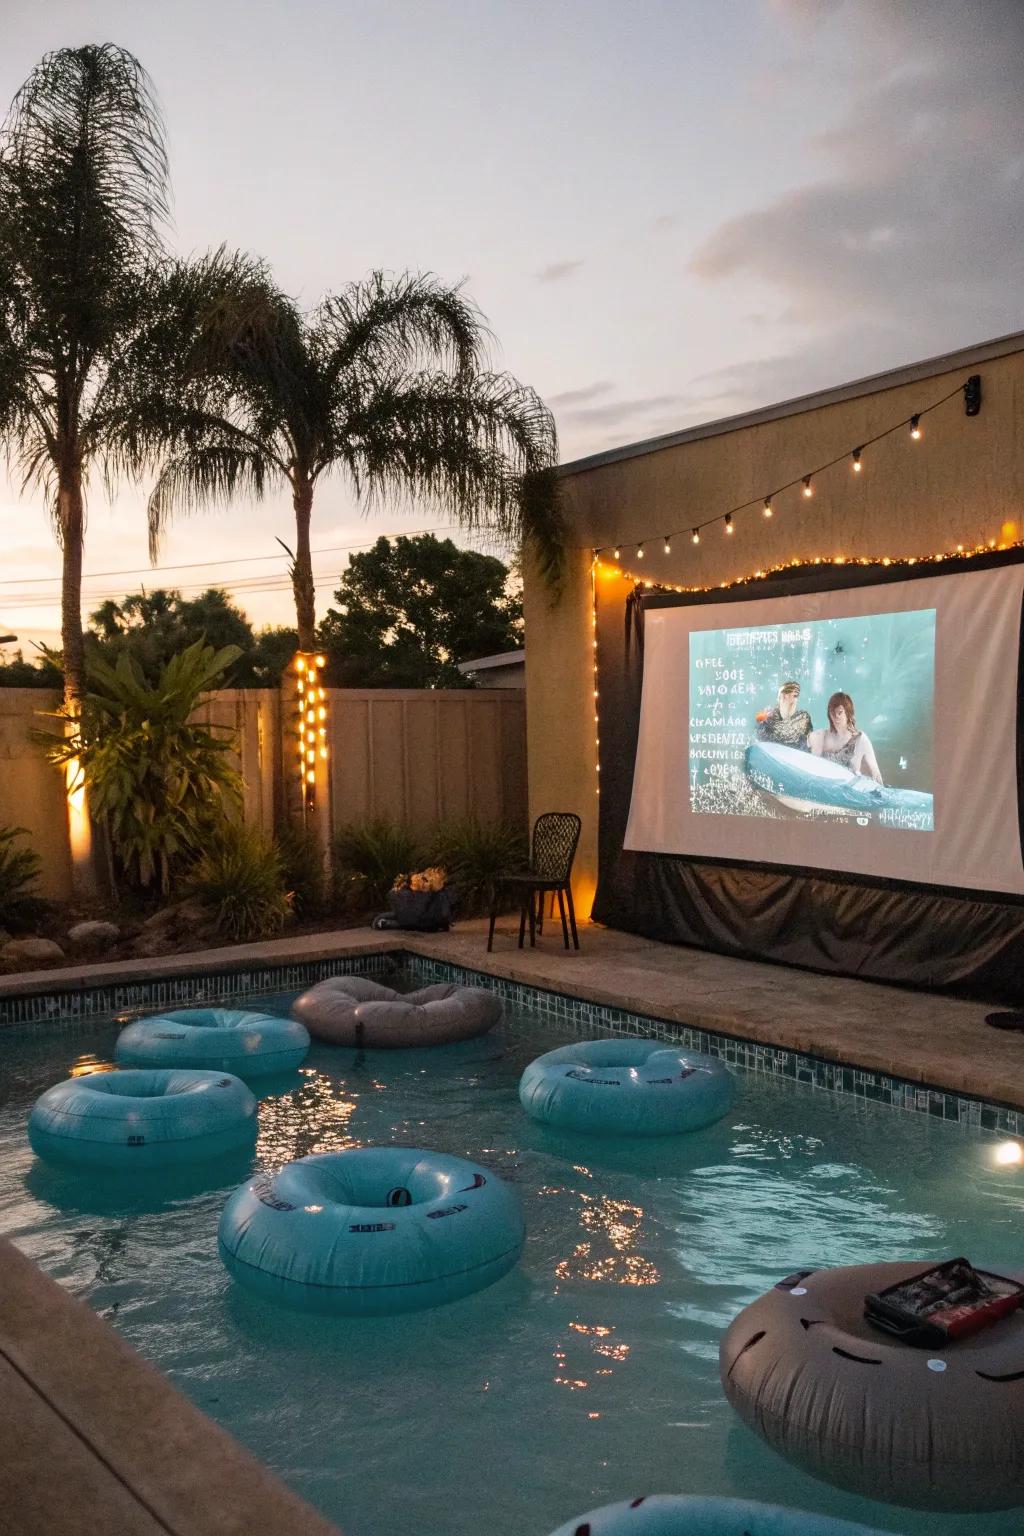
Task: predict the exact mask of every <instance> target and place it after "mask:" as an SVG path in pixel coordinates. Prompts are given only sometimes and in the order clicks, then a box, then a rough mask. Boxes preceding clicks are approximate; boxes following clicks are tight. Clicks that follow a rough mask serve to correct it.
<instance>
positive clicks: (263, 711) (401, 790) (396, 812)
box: [0, 688, 527, 899]
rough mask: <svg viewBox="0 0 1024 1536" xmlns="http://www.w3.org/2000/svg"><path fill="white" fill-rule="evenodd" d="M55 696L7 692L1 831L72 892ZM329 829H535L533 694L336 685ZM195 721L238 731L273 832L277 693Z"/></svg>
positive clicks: (50, 880) (283, 765)
mask: <svg viewBox="0 0 1024 1536" xmlns="http://www.w3.org/2000/svg"><path fill="white" fill-rule="evenodd" d="M56 702H57V701H56V698H55V696H53V695H51V694H48V693H46V692H44V691H42V690H38V689H29V688H0V827H2V826H20V827H25V828H26V829H27V830H28V832H29V841H30V843H31V845H32V847H33V848H34V849H35V851H36V852H37V853H38V854H39V855H40V857H41V858H42V861H43V869H42V877H41V889H42V891H43V894H44V895H47V896H51V897H54V898H58V899H59V898H61V897H64V896H67V895H68V894H69V892H70V870H71V859H70V850H69V846H68V823H67V816H66V814H65V807H64V798H63V787H62V780H61V776H60V774H59V773H58V772H57V770H56V769H54V768H53V767H51V766H50V765H49V764H48V763H47V762H46V760H45V758H44V756H43V753H42V751H41V749H40V748H39V747H38V746H36V745H35V744H33V743H32V742H31V741H30V740H29V732H30V731H31V730H32V728H33V727H36V728H38V727H40V726H42V727H44V728H52V729H54V730H56V729H57V725H56V722H48V721H47V720H46V719H45V712H46V711H47V710H51V709H53V708H54V707H55V706H56ZM326 702H327V706H328V724H329V735H328V746H329V753H330V755H329V783H330V793H329V807H330V824H331V827H332V828H337V827H339V826H341V825H342V824H344V823H346V822H358V821H362V820H366V819H367V818H369V817H371V816H390V817H393V818H394V819H395V820H398V821H406V822H408V823H409V824H410V825H411V826H413V827H415V828H417V829H418V830H428V829H429V828H431V827H433V826H435V825H436V824H437V823H438V822H441V821H448V820H451V819H453V818H457V817H463V816H476V817H478V818H479V819H480V820H481V821H484V822H499V821H512V822H516V823H518V824H519V825H520V826H523V827H525V826H526V817H527V793H526V712H525V695H524V694H522V693H519V692H517V691H514V690H511V689H499V688H488V689H483V688H480V689H465V690H460V689H452V690H446V689H436V690H435V689H424V690H413V689H348V688H345V689H328V690H327V701H326ZM197 717H198V718H199V719H202V720H204V721H207V722H210V723H216V724H219V725H222V726H226V727H227V728H228V729H229V730H230V731H231V732H232V734H233V737H234V742H235V760H236V764H237V766H238V768H239V770H240V772H241V776H242V782H243V795H244V801H243V803H244V813H245V819H246V821H247V823H249V824H250V825H254V826H259V827H262V828H263V830H264V831H267V832H270V831H272V830H273V829H274V827H275V826H279V825H280V824H281V822H282V820H283V819H284V816H285V814H286V813H285V806H286V803H287V802H288V800H289V796H288V794H287V789H288V781H287V779H286V775H287V774H289V773H294V772H295V769H294V766H293V764H294V755H295V743H294V740H293V739H292V737H291V736H290V732H289V729H288V727H287V725H286V724H285V723H284V722H283V711H282V703H281V695H280V694H279V693H278V691H277V690H276V689H270V688H229V689H224V690H222V691H221V692H219V693H216V694H211V695H210V696H209V697H208V698H207V699H206V700H204V702H203V703H202V704H201V705H200V707H199V710H198V711H197Z"/></svg>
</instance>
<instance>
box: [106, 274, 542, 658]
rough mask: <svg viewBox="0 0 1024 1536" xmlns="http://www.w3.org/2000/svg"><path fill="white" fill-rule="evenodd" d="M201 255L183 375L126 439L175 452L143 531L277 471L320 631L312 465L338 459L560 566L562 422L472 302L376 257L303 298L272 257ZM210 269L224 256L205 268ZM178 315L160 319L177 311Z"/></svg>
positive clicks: (381, 494) (385, 498) (186, 320)
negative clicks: (352, 278)
mask: <svg viewBox="0 0 1024 1536" xmlns="http://www.w3.org/2000/svg"><path fill="white" fill-rule="evenodd" d="M225 264H227V265H228V266H230V263H229V259H228V258H226V257H225V256H224V254H223V253H222V252H220V253H218V254H217V256H215V257H212V258H209V260H208V266H207V268H206V269H205V270H204V272H203V273H201V274H200V276H199V279H198V281H199V286H200V288H202V287H203V284H204V283H209V282H212V283H213V284H214V285H215V286H216V284H217V283H220V289H219V292H220V297H219V299H218V300H217V302H215V303H212V304H203V303H196V302H195V301H194V298H193V297H192V296H191V292H192V291H191V289H190V288H189V284H188V283H185V284H184V285H183V297H182V302H181V305H180V307H179V310H178V313H177V318H176V319H175V320H174V321H173V325H172V328H173V330H174V333H175V334H176V335H177V336H178V337H179V338H180V345H178V346H177V347H175V348H173V349H165V352H166V356H167V357H168V358H170V359H171V366H177V368H178V372H177V376H176V377H175V379H174V380H173V381H171V380H166V381H165V382H164V384H163V385H162V387H161V388H160V389H158V390H157V391H155V392H154V394H153V395H152V397H151V399H150V400H149V403H148V406H146V407H145V408H140V410H139V411H138V413H137V416H136V420H135V436H134V439H133V442H134V444H135V448H136V451H137V452H139V453H141V452H143V451H144V450H146V451H149V450H153V449H155V448H156V447H157V446H158V445H160V444H163V445H165V447H166V449H167V456H166V459H165V461H164V464H163V468H162V471H161V473H160V476H159V479H158V482H157V485H156V487H155V489H154V492H153V495H152V497H151V499H150V504H149V515H150V538H151V546H152V547H153V548H154V549H155V548H156V546H157V544H158V542H159V538H160V535H161V532H162V530H163V528H164V525H165V523H166V521H167V519H168V518H169V517H170V516H171V515H172V514H173V513H175V512H176V511H179V510H186V509H189V508H193V507H197V506H201V505H204V504H208V503H211V502H228V501H231V500H233V499H234V498H235V497H237V496H239V495H245V496H249V497H253V496H255V497H260V496H262V495H263V494H264V491H265V490H266V488H267V487H268V486H269V485H272V484H274V483H284V484H285V485H286V486H288V488H289V489H290V491H291V496H292V506H293V508H294V512H295V553H294V559H293V566H292V586H293V590H294V594H295V610H296V618H297V624H298V636H299V645H300V647H301V648H302V649H303V650H312V649H313V648H314V646H315V643H316V613H315V593H314V586H313V574H312V564H311V558H310V525H311V520H312V514H313V501H314V496H315V492H316V488H317V485H318V484H319V482H320V481H321V480H322V479H323V478H325V477H326V476H328V475H331V474H341V475H343V476H344V477H345V478H346V479H347V481H348V483H349V485H350V486H351V487H352V489H353V490H354V491H355V493H356V495H357V496H359V497H360V498H362V499H363V500H364V502H365V504H366V505H368V506H370V505H374V504H379V503H381V502H399V501H402V500H405V499H407V498H416V499H419V500H423V501H426V502H427V503H429V504H432V505H433V506H434V507H435V508H437V509H438V510H439V512H441V513H442V514H443V515H445V516H446V517H450V518H455V519H457V520H458V521H459V522H460V523H462V524H463V525H465V526H467V527H475V526H479V525H487V526H491V527H494V528H496V529H498V530H499V531H500V532H501V533H502V534H503V535H505V536H506V538H507V539H508V540H509V541H511V542H515V543H519V542H521V541H522V540H523V539H524V538H525V539H526V540H527V541H528V542H529V543H530V544H531V545H532V546H533V548H534V550H535V552H536V554H537V556H538V558H539V559H540V562H541V565H542V567H544V568H545V569H547V571H548V572H549V574H551V575H552V576H554V575H555V574H556V573H557V571H558V569H559V564H560V556H561V546H562V524H561V517H560V513H559V506H558V500H557V482H556V479H555V475H554V469H553V466H554V463H555V458H556V438H555V427H554V421H553V418H552V416H551V413H550V412H549V411H548V409H547V408H546V406H545V405H544V403H543V402H542V401H541V399H540V398H539V396H538V395H537V394H536V393H535V392H534V391H533V390H532V389H530V388H528V387H527V386H526V385H524V384H520V383H519V382H518V381H517V380H516V379H514V378H512V377H511V375H509V374H505V373H494V372H491V371H489V369H488V367H487V363H486V357H485V343H486V340H487V333H486V330H485V326H484V322H483V319H482V316H481V315H480V313H479V311H478V310H477V309H476V308H475V307H474V306H473V305H472V304H471V303H470V302H469V301H468V300H467V299H466V298H465V297H464V296H463V294H462V293H461V292H460V290H459V289H458V288H449V287H445V286H444V285H443V284H441V283H440V282H438V281H437V279H436V278H434V277H432V276H429V275H410V274H405V275H403V276H399V277H393V276H388V275H386V274H384V273H381V272H374V273H372V274H371V276H370V277H369V278H368V279H367V280H366V281H365V282H361V283H358V282H357V283H350V284H348V285H347V286H346V287H344V288H342V289H341V290H340V292H338V293H335V294H329V295H328V296H327V297H326V298H325V299H323V301H322V302H321V303H320V305H319V306H318V307H317V308H316V309H315V310H314V311H313V312H312V313H311V314H308V315H307V314H304V313H303V312H302V311H301V310H300V309H299V308H298V306H297V305H296V304H295V303H294V302H293V300H292V299H290V298H288V297H287V296H286V295H285V294H283V293H282V292H281V291H280V290H279V289H278V288H277V287H276V285H275V284H274V283H273V281H272V279H271V278H270V276H269V274H268V272H267V269H266V268H265V267H263V266H262V265H259V264H256V263H250V264H249V265H248V267H246V266H245V264H244V263H243V262H238V263H237V264H236V265H235V266H234V267H231V268H230V272H229V273H228V277H229V280H228V281H226V282H225V281H222V278H223V275H224V273H223V271H222V269H223V268H224V267H225ZM214 269H216V270H214ZM169 323H170V322H169Z"/></svg>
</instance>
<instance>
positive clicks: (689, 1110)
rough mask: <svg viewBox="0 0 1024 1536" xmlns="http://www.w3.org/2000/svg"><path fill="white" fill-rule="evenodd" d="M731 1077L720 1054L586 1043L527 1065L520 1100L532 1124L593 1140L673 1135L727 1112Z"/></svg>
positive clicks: (638, 1043) (655, 1043)
mask: <svg viewBox="0 0 1024 1536" xmlns="http://www.w3.org/2000/svg"><path fill="white" fill-rule="evenodd" d="M734 1096H735V1079H734V1078H733V1075H732V1073H731V1072H730V1071H729V1069H728V1068H727V1067H725V1066H723V1065H722V1063H721V1062H720V1061H719V1060H718V1058H717V1056H705V1055H703V1054H702V1053H701V1052H699V1051H686V1050H681V1049H680V1048H679V1047H678V1046H668V1045H665V1043H664V1041H660V1040H584V1041H580V1042H578V1043H577V1044H573V1045H563V1046H561V1047H560V1048H559V1049H558V1050H557V1051H548V1052H547V1053H546V1055H544V1056H538V1057H537V1059H536V1061H531V1063H530V1065H529V1066H528V1067H527V1069H526V1071H525V1072H524V1073H523V1075H522V1077H521V1079H520V1081H519V1102H520V1103H521V1104H522V1106H523V1108H524V1109H525V1110H526V1113H527V1114H528V1115H529V1116H530V1117H531V1118H532V1119H534V1120H541V1121H543V1122H544V1123H545V1124H546V1125H556V1126H559V1127H561V1128H562V1129H563V1130H569V1131H589V1132H590V1133H591V1134H592V1135H595V1136H673V1135H677V1134H678V1133H679V1132H681V1131H696V1130H700V1128H701V1127H702V1126H705V1125H711V1124H712V1122H713V1121H715V1120H720V1119H721V1117H722V1116H723V1115H724V1114H727V1113H728V1111H729V1109H730V1108H731V1106H732V1102H733V1098H734Z"/></svg>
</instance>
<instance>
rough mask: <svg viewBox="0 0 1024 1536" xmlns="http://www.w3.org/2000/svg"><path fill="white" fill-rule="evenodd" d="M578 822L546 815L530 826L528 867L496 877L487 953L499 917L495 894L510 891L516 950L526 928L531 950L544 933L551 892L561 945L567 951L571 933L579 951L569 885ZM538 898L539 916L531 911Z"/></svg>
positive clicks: (562, 813) (571, 817) (565, 815)
mask: <svg viewBox="0 0 1024 1536" xmlns="http://www.w3.org/2000/svg"><path fill="white" fill-rule="evenodd" d="M582 825H583V824H582V822H581V821H580V818H579V817H578V816H576V815H575V814H574V813H573V812H572V811H548V812H546V813H545V815H543V816H538V817H537V820H536V821H535V822H534V826H533V843H532V849H531V854H530V867H529V869H527V870H522V871H516V872H514V873H509V874H507V875H499V876H498V879H497V881H496V883H495V890H494V895H493V897H492V900H491V921H490V926H489V928H488V930H487V948H488V951H490V950H491V949H492V948H493V947H494V922H495V919H496V917H497V915H498V894H499V891H501V890H511V891H515V892H518V894H519V901H520V907H519V948H520V949H522V947H523V941H524V939H525V937H526V924H527V921H529V924H530V948H531V949H532V948H533V947H534V944H535V942H536V933H537V930H538V928H539V930H540V932H541V933H543V931H544V897H545V896H546V895H547V894H548V893H549V892H550V893H551V896H552V901H554V898H555V897H557V898H558V911H559V915H560V916H561V919H562V942H563V943H564V945H565V947H566V949H568V948H569V931H570V929H571V930H572V943H573V948H574V949H579V947H580V940H579V935H578V933H577V932H576V912H575V909H574V907H573V904H572V887H571V886H570V884H569V880H570V877H571V875H572V862H573V859H574V858H575V857H576V848H577V845H578V843H579V840H580V830H581V827H582ZM536 897H539V898H540V899H539V901H538V903H537V905H538V907H539V912H537V911H535V909H534V899H535V898H536ZM566 909H568V923H567V922H566Z"/></svg>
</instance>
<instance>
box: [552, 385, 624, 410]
mask: <svg viewBox="0 0 1024 1536" xmlns="http://www.w3.org/2000/svg"><path fill="white" fill-rule="evenodd" d="M614 388H615V385H614V384H613V383H612V382H611V381H610V380H609V379H598V380H596V382H595V383H593V384H584V385H583V386H582V388H580V389H565V390H563V391H562V393H561V394H560V395H548V396H547V403H548V405H550V406H551V407H552V408H553V409H554V410H559V409H562V410H564V409H565V408H566V407H568V406H571V405H585V404H586V402H587V401H588V400H595V399H596V398H597V396H598V395H606V394H607V393H608V391H609V390H610V389H614Z"/></svg>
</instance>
